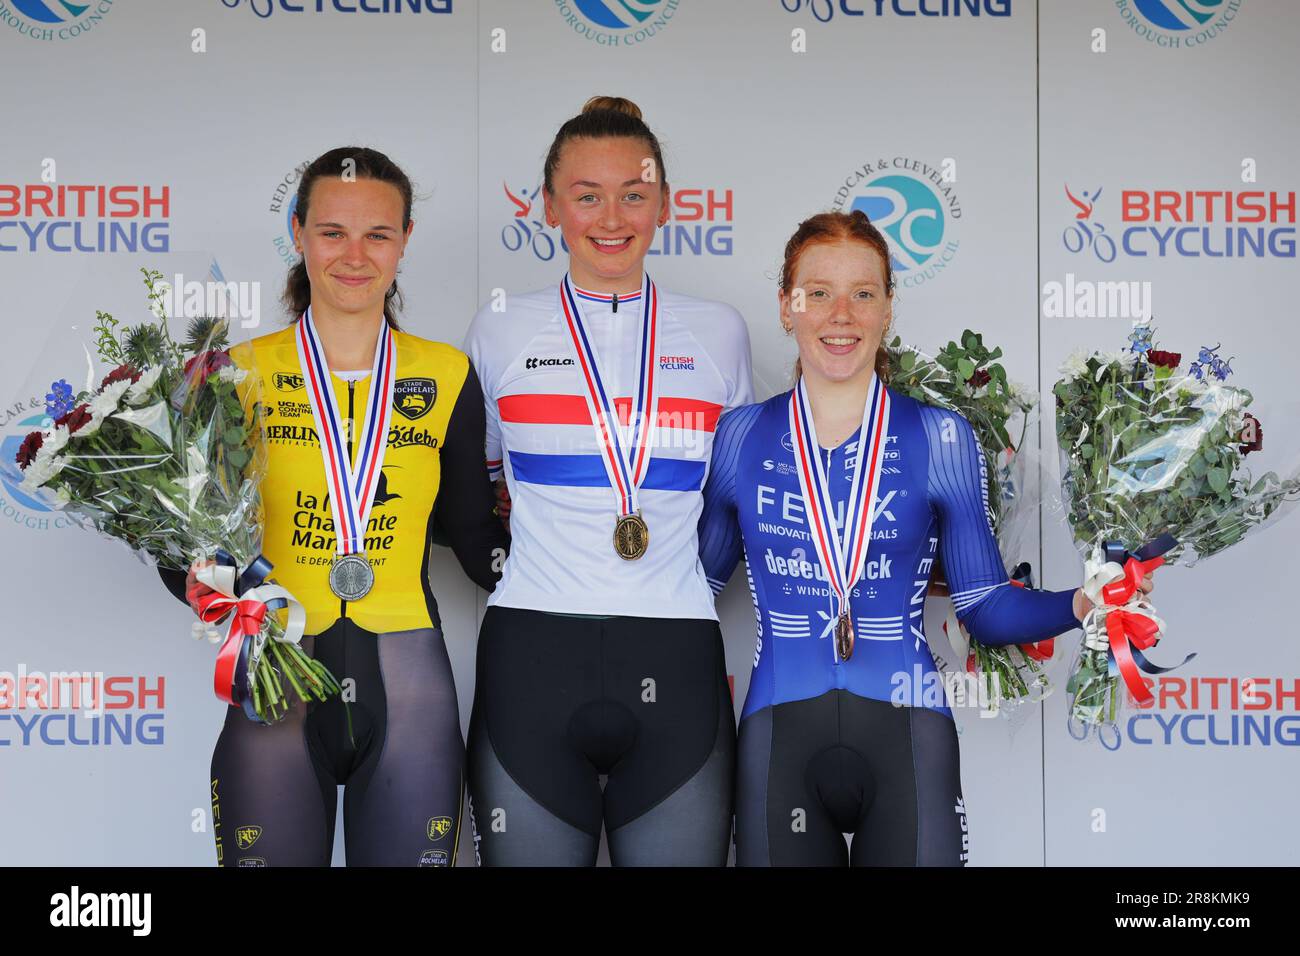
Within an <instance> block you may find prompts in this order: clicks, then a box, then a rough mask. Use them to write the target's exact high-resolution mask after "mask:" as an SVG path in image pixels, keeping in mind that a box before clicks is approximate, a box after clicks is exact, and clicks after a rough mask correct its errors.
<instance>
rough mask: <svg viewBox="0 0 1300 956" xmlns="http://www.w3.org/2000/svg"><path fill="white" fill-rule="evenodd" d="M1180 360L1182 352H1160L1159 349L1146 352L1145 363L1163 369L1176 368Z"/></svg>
mask: <svg viewBox="0 0 1300 956" xmlns="http://www.w3.org/2000/svg"><path fill="white" fill-rule="evenodd" d="M1182 360H1183V353H1182V352H1162V351H1160V350H1159V349H1148V350H1147V361H1148V362H1150V363H1151V364H1152V365H1159V366H1161V367H1163V368H1178V363H1179V362H1181V361H1182Z"/></svg>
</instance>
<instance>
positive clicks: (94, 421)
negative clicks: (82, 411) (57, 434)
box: [72, 407, 104, 438]
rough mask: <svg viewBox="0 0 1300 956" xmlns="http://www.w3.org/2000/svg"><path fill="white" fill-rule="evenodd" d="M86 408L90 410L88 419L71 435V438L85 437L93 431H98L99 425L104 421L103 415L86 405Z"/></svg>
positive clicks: (93, 432)
mask: <svg viewBox="0 0 1300 956" xmlns="http://www.w3.org/2000/svg"><path fill="white" fill-rule="evenodd" d="M86 410H87V411H88V412H90V421H88V422H86V424H84V425H82V426H81V427H80V428H78V429H77V431H76V434H74V435H73V436H72V437H73V438H86V437H87V436H89V435H93V434H95V432H97V431H99V426H100V425H102V424H103V423H104V416H103V415H101V414H99V413H98V412H97V411H95V409H93V408H90V407H87V409H86Z"/></svg>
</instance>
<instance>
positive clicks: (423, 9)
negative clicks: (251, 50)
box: [221, 0, 452, 20]
mask: <svg viewBox="0 0 1300 956" xmlns="http://www.w3.org/2000/svg"><path fill="white" fill-rule="evenodd" d="M244 2H245V0H221V5H222V6H223V7H225V8H226V9H228V10H234V9H235V8H236V7H240V6H243V5H244ZM247 4H248V9H250V10H252V11H253V13H255V14H256V15H257V16H258V17H259V18H260V19H263V20H265V19H266V18H267V17H269V16H270V15H271V14H273V13H274V12H275V11H276V10H277V9H278V10H282V11H283V12H285V13H326V12H334V13H451V4H452V0H247Z"/></svg>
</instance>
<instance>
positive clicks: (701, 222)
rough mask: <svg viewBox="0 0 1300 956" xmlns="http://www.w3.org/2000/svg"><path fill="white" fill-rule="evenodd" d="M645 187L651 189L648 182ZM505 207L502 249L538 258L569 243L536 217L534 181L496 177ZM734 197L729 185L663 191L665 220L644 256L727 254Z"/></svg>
mask: <svg viewBox="0 0 1300 956" xmlns="http://www.w3.org/2000/svg"><path fill="white" fill-rule="evenodd" d="M646 185H647V188H653V189H657V188H658V186H656V185H655V184H653V183H647V184H646ZM501 188H502V190H503V191H504V192H505V194H506V198H507V199H508V200H509V202H510V205H511V206H512V207H513V209H512V211H511V218H510V221H509V222H507V223H506V224H505V225H504V226H502V227H501V244H502V245H503V246H505V247H506V250H507V251H508V252H519V251H520V250H521V249H528V250H531V252H532V253H533V255H534V256H536V257H537V258H538V259H540V260H541V261H542V262H550V261H551V259H553V258H555V252H556V248H557V246H558V248H559V249H560V250H562V251H563V252H565V253H566V254H567V253H568V251H569V245H568V243H566V242H565V241H564V237H563V236H562V235H561V234H560V231H559V229H553V228H551V227H549V226H547V225H546V224H545V223H543V222H542V219H541V216H542V208H543V207H542V205H541V203H540V202H539V198H538V197H539V194H540V193H541V191H542V186H541V185H540V184H538V185H536V186H534V187H533V188H532V189H531V190H530V189H521V190H519V191H518V193H516V192H514V191H513V190H511V188H510V186H509V185H508V184H507V183H505V182H502V183H501ZM734 206H735V199H734V194H733V192H732V190H731V189H730V188H729V187H719V188H690V189H675V190H673V191H672V193H671V195H670V196H669V208H668V222H666V223H665V224H664V226H663V228H662V229H660V230H659V233H658V236H657V238H656V239H655V241H654V242H653V243H651V245H650V247H649V248H647V249H646V255H647V256H688V255H689V256H729V255H731V254H732V240H733V237H732V219H733V217H734Z"/></svg>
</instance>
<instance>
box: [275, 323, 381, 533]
mask: <svg viewBox="0 0 1300 956" xmlns="http://www.w3.org/2000/svg"><path fill="white" fill-rule="evenodd" d="M297 344H298V362H299V364H300V365H301V367H302V371H303V374H304V376H305V377H306V379H307V385H308V389H307V397H308V398H309V399H310V401H311V407H312V415H313V417H314V418H315V421H316V432H317V434H318V435H319V436H320V449H321V459H322V461H323V462H324V465H325V478H326V481H327V483H328V485H329V489H330V506H331V510H332V511H333V512H334V527H335V529H336V530H337V543H336V546H335V550H336V551H337V552H338V553H339V554H354V553H356V552H358V551H360V550H361V542H362V540H363V539H364V537H365V528H366V523H367V522H368V521H369V520H370V509H371V507H372V506H373V504H374V500H375V485H376V484H377V482H378V480H379V475H380V473H381V472H382V470H383V460H384V452H385V450H386V449H387V445H388V423H389V419H390V418H391V417H392V404H393V402H392V398H393V376H394V372H395V370H396V367H397V347H396V344H395V343H394V341H393V336H392V332H391V330H390V329H389V327H388V323H387V322H386V321H385V322H382V323H381V325H380V329H379V337H378V339H377V340H376V342H375V357H374V361H373V364H372V366H371V374H370V382H371V387H370V396H369V399H368V400H367V402H366V408H365V418H364V419H363V421H362V425H361V429H360V430H359V431H358V432H356V435H357V437H358V438H359V439H360V441H359V444H358V446H357V453H356V464H355V466H354V465H353V462H352V461H350V460H349V458H348V454H347V446H346V444H345V441H344V435H343V427H342V424H341V423H342V420H343V419H342V416H341V415H340V413H339V408H338V403H337V401H335V398H334V389H333V387H332V385H331V384H330V372H329V366H328V365H327V364H326V362H325V349H324V348H323V347H322V346H321V344H320V339H319V337H318V336H317V335H316V329H315V327H314V325H313V324H312V321H311V309H310V308H308V309H307V311H306V312H305V313H303V316H302V318H301V319H299V320H298V335H297ZM349 424H350V423H349Z"/></svg>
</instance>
